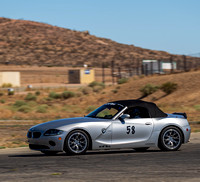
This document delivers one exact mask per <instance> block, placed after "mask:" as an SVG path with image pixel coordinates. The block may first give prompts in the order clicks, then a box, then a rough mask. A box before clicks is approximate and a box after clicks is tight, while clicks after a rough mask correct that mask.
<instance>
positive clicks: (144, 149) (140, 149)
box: [134, 147, 149, 152]
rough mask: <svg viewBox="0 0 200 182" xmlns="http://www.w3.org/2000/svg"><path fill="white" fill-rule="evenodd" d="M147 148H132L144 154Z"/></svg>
mask: <svg viewBox="0 0 200 182" xmlns="http://www.w3.org/2000/svg"><path fill="white" fill-rule="evenodd" d="M148 148H149V147H141V148H134V150H135V151H137V152H145V151H146V150H147V149H148Z"/></svg>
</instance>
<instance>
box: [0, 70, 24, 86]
mask: <svg viewBox="0 0 200 182" xmlns="http://www.w3.org/2000/svg"><path fill="white" fill-rule="evenodd" d="M9 83H10V84H12V86H13V87H20V85H21V84H20V72H0V86H2V85H3V84H9Z"/></svg>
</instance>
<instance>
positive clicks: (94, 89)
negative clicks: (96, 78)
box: [93, 85, 103, 93]
mask: <svg viewBox="0 0 200 182" xmlns="http://www.w3.org/2000/svg"><path fill="white" fill-rule="evenodd" d="M102 90H103V87H102V86H99V85H97V86H94V87H93V91H94V92H97V93H99V92H100V91H102Z"/></svg>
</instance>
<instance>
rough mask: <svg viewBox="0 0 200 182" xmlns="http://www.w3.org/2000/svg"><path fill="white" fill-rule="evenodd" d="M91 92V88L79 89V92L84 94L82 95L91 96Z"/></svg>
mask: <svg viewBox="0 0 200 182" xmlns="http://www.w3.org/2000/svg"><path fill="white" fill-rule="evenodd" d="M92 91H93V89H92V88H91V87H83V88H81V92H82V93H83V94H84V95H89V94H91V93H92Z"/></svg>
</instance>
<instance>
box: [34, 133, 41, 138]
mask: <svg viewBox="0 0 200 182" xmlns="http://www.w3.org/2000/svg"><path fill="white" fill-rule="evenodd" d="M40 136H41V133H40V132H33V138H40Z"/></svg>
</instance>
